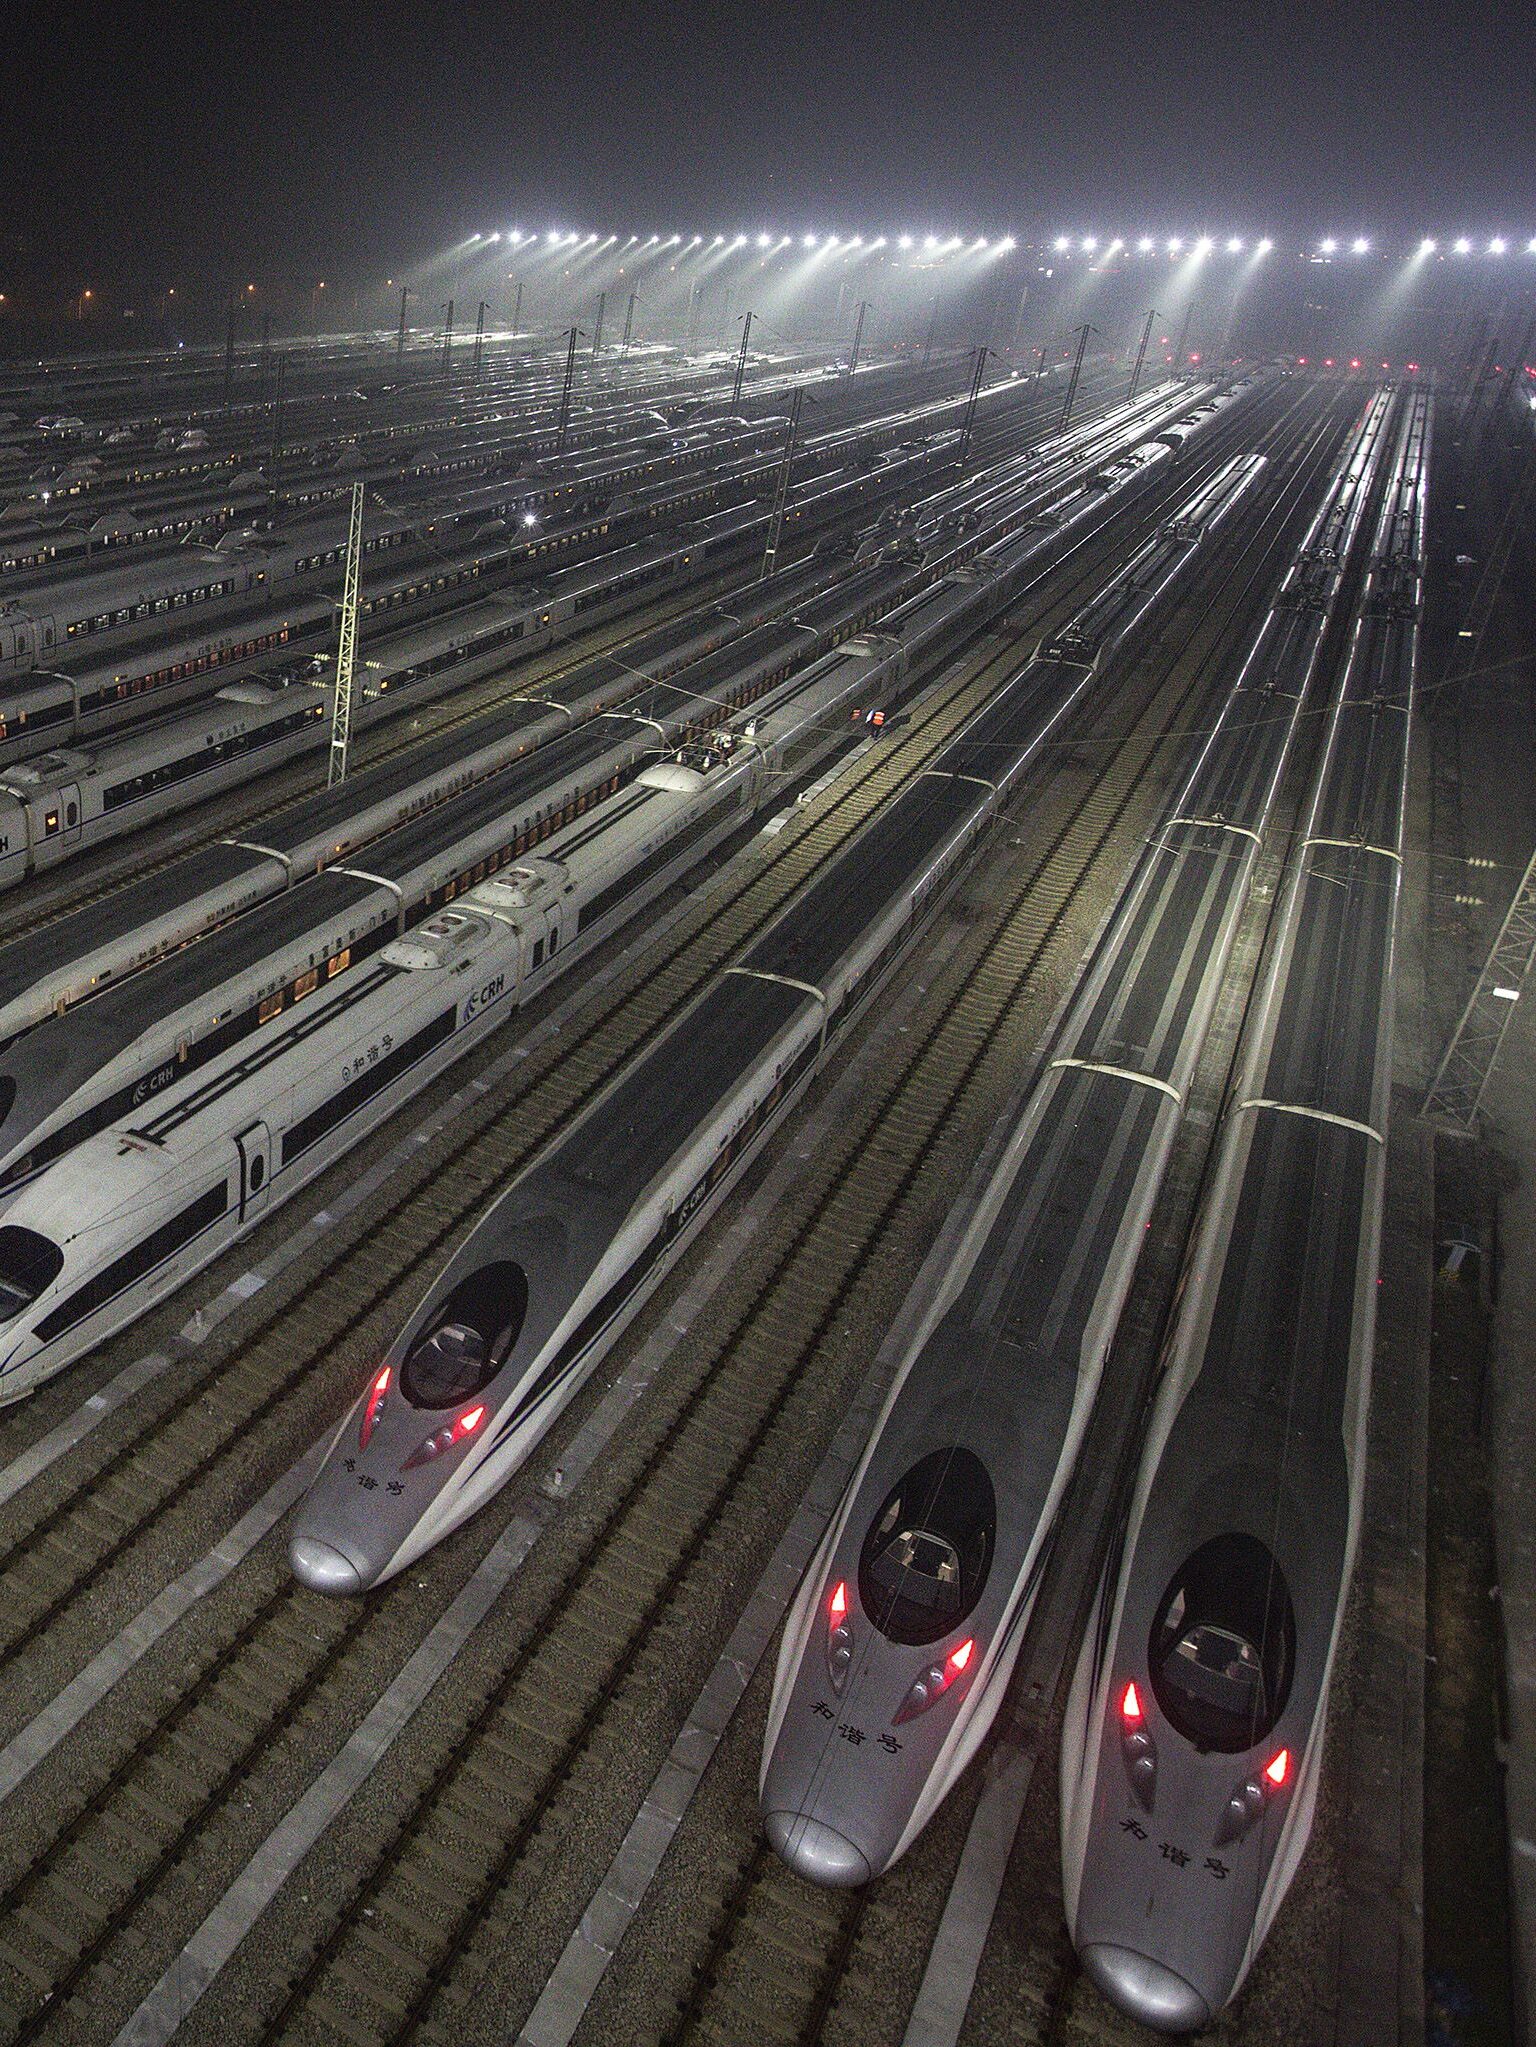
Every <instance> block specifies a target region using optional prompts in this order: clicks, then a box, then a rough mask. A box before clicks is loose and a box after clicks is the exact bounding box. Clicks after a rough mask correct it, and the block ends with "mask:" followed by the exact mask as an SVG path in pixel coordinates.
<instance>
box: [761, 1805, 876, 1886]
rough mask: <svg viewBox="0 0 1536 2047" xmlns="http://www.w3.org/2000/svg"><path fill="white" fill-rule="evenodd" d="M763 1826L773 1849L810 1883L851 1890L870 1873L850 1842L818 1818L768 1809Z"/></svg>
mask: <svg viewBox="0 0 1536 2047" xmlns="http://www.w3.org/2000/svg"><path fill="white" fill-rule="evenodd" d="M763 1827H764V1830H765V1832H766V1833H767V1835H768V1840H769V1843H770V1845H771V1846H772V1848H773V1850H774V1853H775V1854H777V1855H781V1856H782V1857H783V1858H784V1860H785V1861H786V1862H787V1863H788V1864H789V1866H790V1868H791V1869H792V1870H793V1871H794V1872H795V1874H796V1875H797V1876H803V1877H805V1878H806V1880H807V1881H808V1882H810V1883H813V1884H826V1885H829V1886H831V1887H832V1888H834V1889H837V1890H852V1889H853V1888H854V1887H855V1886H856V1885H858V1884H867V1883H868V1882H869V1880H870V1877H871V1876H872V1875H873V1874H874V1872H873V1871H872V1870H871V1869H870V1866H869V1864H868V1862H867V1861H866V1860H865V1858H864V1857H863V1856H862V1855H861V1854H860V1853H859V1851H858V1849H857V1848H855V1847H854V1845H853V1843H852V1842H851V1841H849V1840H847V1839H845V1838H844V1836H843V1835H841V1834H840V1833H838V1831H837V1829H836V1828H835V1827H829V1826H827V1825H826V1824H825V1822H824V1821H822V1820H813V1819H809V1818H807V1816H806V1815H805V1814H804V1813H802V1812H771V1813H769V1814H768V1816H767V1818H766V1819H765V1820H764V1822H763Z"/></svg>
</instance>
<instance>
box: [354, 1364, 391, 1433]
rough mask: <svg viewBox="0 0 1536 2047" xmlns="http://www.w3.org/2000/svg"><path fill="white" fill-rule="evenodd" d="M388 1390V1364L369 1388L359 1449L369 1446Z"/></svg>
mask: <svg viewBox="0 0 1536 2047" xmlns="http://www.w3.org/2000/svg"><path fill="white" fill-rule="evenodd" d="M388 1391H389V1367H388V1365H386V1366H385V1367H384V1369H383V1371H382V1372H380V1373H379V1375H378V1377H377V1378H376V1379H375V1380H374V1382H373V1384H372V1386H371V1387H370V1388H369V1389H368V1405H367V1406H366V1407H365V1408H364V1409H363V1427H362V1433H361V1435H359V1437H358V1439H357V1447H358V1449H359V1450H366V1449H367V1448H368V1438H369V1437H370V1436H371V1435H372V1434H373V1425H374V1422H375V1421H376V1420H377V1419H378V1413H379V1409H380V1408H381V1407H382V1406H383V1405H384V1396H385V1394H386V1393H387V1392H388Z"/></svg>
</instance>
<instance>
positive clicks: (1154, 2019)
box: [1061, 393, 1429, 2032]
mask: <svg viewBox="0 0 1536 2047" xmlns="http://www.w3.org/2000/svg"><path fill="white" fill-rule="evenodd" d="M1428 443H1429V400H1428V398H1427V396H1425V395H1422V394H1417V393H1414V394H1411V395H1410V397H1409V399H1408V402H1407V405H1406V408H1405V417H1404V420H1403V425H1402V429H1401V439H1400V441H1399V446H1398V451H1397V464H1396V473H1395V475H1394V476H1393V478H1392V480H1391V484H1390V487H1389V490H1388V494H1387V499H1386V503H1385V506H1384V509H1383V512H1382V516H1381V519H1380V521H1379V522H1378V525H1377V528H1376V536H1375V543H1376V544H1375V551H1374V560H1373V564H1372V567H1371V570H1370V574H1369V577H1368V580H1367V586H1366V597H1365V605H1364V613H1363V616H1362V617H1361V619H1360V621H1359V624H1358V626H1357V629H1356V634H1355V638H1354V643H1353V646H1352V649H1351V652H1350V657H1349V662H1348V667H1347V671H1346V676H1345V683H1344V689H1343V693H1342V695H1341V697H1340V699H1339V701H1338V703H1337V705H1336V707H1335V709H1334V712H1333V716H1332V720H1331V723H1330V727H1329V731H1328V737H1327V744H1326V752H1325V755H1324V760H1323V766H1322V769H1321V772H1320V774H1319V777H1318V780H1317V784H1316V787H1315V791H1314V794H1313V798H1312V801H1311V804H1310V807H1309V809H1308V812H1307V815H1306V819H1305V823H1304V826H1303V829H1302V832H1301V834H1300V838H1299V843H1298V845H1297V846H1296V849H1295V851H1294V853H1293V856H1292V860H1291V863H1290V868H1289V874H1288V881H1287V886H1286V892H1285V894H1284V896H1283V898H1282V903H1281V909H1280V913H1279V928H1278V931H1277V934H1276V937H1275V940H1274V943H1273V945H1272V948H1271V951H1270V955H1269V962H1268V965H1267V967H1266V969H1265V971H1264V973H1263V975H1262V976H1261V981H1260V986H1259V989H1258V993H1257V998H1256V1003H1255V1006H1254V1009H1253V1011H1252V1015H1251V1020H1250V1023H1249V1025H1248V1027H1247V1029H1246V1031H1245V1033H1244V1037H1243V1041H1242V1043H1241V1044H1240V1046H1239V1051H1238V1061H1237V1072H1236V1082H1235V1086H1234V1088H1233V1090H1232V1093H1231V1095H1230V1097H1229V1107H1228V1109H1227V1113H1226V1116H1225V1119H1224V1122H1223V1125H1222V1130H1221V1133H1220V1135H1219V1137H1218V1145H1217V1154H1216V1162H1215V1170H1214V1174H1213V1176H1212V1178H1211V1182H1210V1190H1209V1194H1208V1196H1207V1199H1206V1202H1205V1204H1204V1207H1203V1210H1202V1214H1201V1218H1200V1221H1199V1224H1198V1226H1197V1229H1196V1233H1195V1237H1194V1241H1193V1245H1192V1248H1191V1254H1190V1259H1189V1263H1188V1267H1187V1270H1186V1277H1185V1281H1184V1284H1183V1289H1182V1292H1181V1295H1180V1298H1179V1302H1178V1306H1177V1310H1176V1314H1175V1318H1174V1323H1173V1327H1172V1330H1171V1333H1170V1336H1169V1339H1168V1343H1167V1346H1166V1349H1165V1353H1164V1359H1163V1373H1162V1378H1161V1382H1160V1385H1159V1388H1158V1392H1157V1398H1156V1402H1155V1405H1154V1407H1153V1411H1152V1416H1151V1422H1150V1426H1149V1428H1148V1432H1147V1439H1146V1445H1145V1449H1144V1452H1143V1456H1142V1461H1141V1466H1140V1469H1139V1472H1138V1474H1137V1479H1136V1483H1135V1488H1134V1492H1133V1494H1132V1497H1131V1500H1130V1504H1129V1509H1128V1514H1127V1518H1126V1520H1125V1522H1124V1525H1123V1526H1122V1528H1121V1529H1120V1531H1119V1533H1118V1535H1117V1536H1116V1539H1115V1540H1114V1542H1113V1544H1112V1547H1111V1552H1110V1555H1109V1559H1108V1562H1107V1564H1106V1567H1105V1571H1104V1575H1103V1579H1102V1582H1101V1585H1100V1588H1099V1594H1098V1598H1097V1602H1096V1606H1095V1610H1094V1613H1093V1616H1092V1619H1091V1621H1090V1625H1089V1629H1088V1633H1087V1636H1086V1638H1085V1640H1084V1642H1083V1645H1082V1649H1081V1652H1080V1655H1079V1658H1078V1662H1077V1667H1076V1670H1075V1673H1074V1676H1073V1683H1072V1689H1071V1694H1070V1698H1069V1702H1068V1709H1067V1719H1066V1725H1065V1729H1064V1733H1063V1739H1062V1751H1061V1783H1062V1801H1061V1808H1062V1819H1061V1828H1062V1855H1063V1862H1064V1877H1065V1885H1064V1889H1065V1898H1066V1914H1067V1923H1068V1927H1069V1930H1070V1932H1071V1935H1072V1939H1073V1942H1074V1944H1075V1946H1076V1948H1077V1952H1078V1955H1079V1957H1080V1959H1081V1961H1082V1964H1083V1967H1084V1969H1085V1970H1086V1972H1087V1973H1088V1975H1089V1976H1090V1977H1091V1978H1092V1979H1093V1981H1094V1982H1095V1983H1097V1984H1098V1985H1099V1986H1100V1988H1101V1989H1102V1990H1103V1991H1104V1992H1105V1993H1106V1994H1107V1995H1108V1996H1109V1997H1110V1998H1111V2000H1112V2001H1113V2002H1114V2003H1115V2004H1117V2005H1118V2006H1119V2007H1120V2008H1121V2009H1122V2010H1124V2011H1126V2012H1128V2013H1130V2014H1131V2015H1132V2016H1133V2017H1135V2018H1137V2019H1140V2020H1142V2021H1143V2022H1144V2023H1145V2024H1148V2025H1150V2026H1154V2027H1157V2028H1158V2029H1160V2030H1162V2031H1165V2032H1188V2031H1193V2030H1195V2029H1196V2028H1198V2027H1200V2026H1203V2025H1204V2024H1205V2023H1206V2022H1207V2021H1208V2020H1209V2019H1211V2018H1212V2017H1214V2016H1215V2014H1216V2013H1217V2012H1219V2011H1220V2010H1221V2009H1222V2007H1223V2006H1224V2005H1225V2004H1226V2003H1227V2002H1228V2000H1229V1999H1230V1998H1231V1997H1232V1996H1233V1995H1235V1993H1236V1992H1237V1990H1238V1989H1239V1988H1240V1987H1241V1985H1242V1983H1243V1981H1244V1979H1245V1977H1246V1976H1247V1974H1248V1971H1249V1969H1250V1968H1251V1966H1252V1964H1253V1961H1254V1958H1255V1956H1256V1955H1257V1953H1258V1950H1259V1948H1260V1946H1261V1944H1262V1943H1263V1941H1264V1938H1265V1936H1266V1934H1267V1933H1268V1931H1269V1928H1270V1926H1271V1924H1272V1923H1273V1920H1274V1917H1275V1914H1276V1912H1277V1910H1278V1909H1279V1906H1280V1904H1281V1901H1282V1900H1283V1898H1284V1897H1285V1894H1286V1892H1287V1890H1288V1888H1289V1886H1290V1884H1291V1882H1292V1880H1293V1878H1294V1877H1295V1875H1296V1871H1297V1868H1298V1865H1299V1864H1300V1861H1301V1858H1302V1856H1303V1853H1304V1851H1305V1848H1306V1844H1307V1840H1308V1837H1309V1835H1310V1832H1311V1827H1312V1820H1313V1815H1314V1812H1315V1810H1316V1805H1317V1797H1318V1787H1319V1780H1320V1776H1321V1771H1322V1763H1323V1746H1324V1736H1325V1731H1326V1724H1327V1708H1328V1692H1329V1684H1330V1680H1331V1678H1332V1675H1333V1670H1334V1663H1335V1658H1336V1656H1337V1652H1338V1646H1339V1638H1340V1631H1341V1628H1342V1625H1343V1619H1344V1609H1345V1602H1346V1599H1347V1597H1348V1591H1349V1583H1350V1575H1351V1571H1352V1568H1353V1563H1354V1555H1355V1548H1356V1543H1357V1540H1358V1536H1359V1526H1360V1505H1361V1495H1362V1490H1363V1484H1364V1470H1365V1418H1366V1408H1367V1401H1368V1396H1369V1386H1370V1371H1371V1348H1372V1341H1373V1335H1374V1325H1375V1307H1376V1286H1377V1268H1378V1257H1379V1247H1380V1232H1381V1208H1382V1192H1383V1181H1384V1177H1385V1137H1386V1121H1387V1108H1388V1101H1389V1096H1390V1088H1391V1064H1392V960H1393V941H1394V927H1395V921H1396V909H1397V898H1398V890H1399V878H1400V874H1401V855H1402V846H1403V818H1404V808H1405V796H1406V787H1407V761H1408V725H1409V716H1410V711H1411V707H1412V697H1413V686H1414V669H1415V663H1416V655H1417V641H1418V630H1419V628H1418V615H1419V602H1420V577H1421V565H1422V558H1423V531H1424V511H1425V492H1426V483H1427V460H1428V451H1429V450H1428Z"/></svg>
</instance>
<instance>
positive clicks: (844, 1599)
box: [827, 1579, 853, 1694]
mask: <svg viewBox="0 0 1536 2047" xmlns="http://www.w3.org/2000/svg"><path fill="white" fill-rule="evenodd" d="M852 1662H853V1623H852V1621H851V1620H850V1619H849V1617H848V1587H847V1585H846V1584H845V1583H844V1582H843V1580H842V1579H839V1580H838V1582H837V1584H836V1585H835V1586H834V1587H833V1591H832V1598H831V1600H830V1602H829V1603H828V1606H827V1675H828V1677H830V1678H831V1680H832V1689H833V1691H834V1692H837V1693H839V1694H840V1693H841V1692H842V1689H843V1686H844V1685H845V1684H847V1682H848V1670H849V1666H850V1665H851V1664H852Z"/></svg>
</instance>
